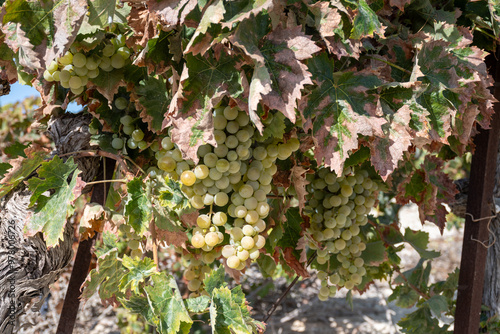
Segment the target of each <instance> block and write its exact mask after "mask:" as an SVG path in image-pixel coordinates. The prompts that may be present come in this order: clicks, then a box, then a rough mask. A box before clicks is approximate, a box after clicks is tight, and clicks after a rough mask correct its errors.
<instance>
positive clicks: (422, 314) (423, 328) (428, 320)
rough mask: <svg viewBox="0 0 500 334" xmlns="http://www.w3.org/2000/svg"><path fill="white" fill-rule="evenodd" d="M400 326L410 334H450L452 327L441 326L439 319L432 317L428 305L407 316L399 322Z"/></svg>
mask: <svg viewBox="0 0 500 334" xmlns="http://www.w3.org/2000/svg"><path fill="white" fill-rule="evenodd" d="M398 325H399V326H401V327H402V328H403V329H404V331H405V333H408V334H420V333H429V334H442V333H448V332H449V331H448V329H449V327H450V325H447V324H444V325H442V326H440V324H439V319H438V318H436V317H433V316H432V314H431V311H430V309H429V307H428V306H427V305H424V306H423V307H420V308H418V309H417V310H416V311H414V312H412V313H410V314H407V315H406V316H405V317H403V318H402V319H401V320H400V321H399V322H398Z"/></svg>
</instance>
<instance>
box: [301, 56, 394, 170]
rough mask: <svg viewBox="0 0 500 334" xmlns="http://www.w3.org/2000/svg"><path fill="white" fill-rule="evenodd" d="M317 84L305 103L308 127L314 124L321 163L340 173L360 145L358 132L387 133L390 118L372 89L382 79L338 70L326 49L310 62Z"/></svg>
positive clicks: (316, 152)
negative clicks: (383, 115) (381, 112)
mask: <svg viewBox="0 0 500 334" xmlns="http://www.w3.org/2000/svg"><path fill="white" fill-rule="evenodd" d="M308 66H309V70H310V71H311V73H312V75H313V80H314V81H315V82H316V84H317V87H316V88H314V89H313V91H312V92H311V94H310V95H309V96H308V97H307V103H304V105H303V106H302V109H303V110H302V114H303V116H304V118H305V119H306V121H307V123H306V128H307V129H309V128H312V131H313V136H314V140H315V144H316V148H315V150H314V156H315V158H316V160H317V161H318V163H321V162H322V161H323V160H324V164H325V166H328V167H330V168H332V169H333V170H335V171H336V172H337V174H338V175H340V174H341V173H342V171H343V164H344V161H345V159H346V158H347V157H348V155H349V153H350V152H351V151H353V150H356V149H358V134H361V135H365V136H374V135H377V136H380V137H383V132H382V125H383V124H385V123H386V121H385V120H384V119H383V118H381V117H378V116H376V115H377V113H378V112H379V106H378V95H376V94H374V93H371V92H370V90H372V89H374V88H376V87H377V86H378V85H379V84H380V81H379V79H378V78H377V77H376V76H374V75H370V74H364V73H360V72H358V73H356V74H354V73H353V72H351V71H344V72H335V71H334V66H333V61H331V60H329V59H328V56H327V55H326V54H325V53H323V54H321V55H320V56H317V57H314V58H313V59H311V60H309V62H308Z"/></svg>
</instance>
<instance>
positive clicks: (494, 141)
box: [454, 57, 500, 334]
mask: <svg viewBox="0 0 500 334" xmlns="http://www.w3.org/2000/svg"><path fill="white" fill-rule="evenodd" d="M492 58H494V57H490V59H492ZM494 61H495V62H496V59H494ZM487 64H488V62H487ZM495 65H496V66H495ZM499 67H500V66H498V63H496V64H493V66H492V67H491V69H492V73H493V74H496V73H495V72H497V71H498V69H499ZM495 70H496V71H495ZM490 73H491V72H490ZM495 82H496V83H498V82H499V78H498V76H497V75H495ZM498 93H500V92H499V89H498V88H496V89H495V97H496V98H497V99H499V97H500V96H499V94H498ZM499 134H500V104H499V103H495V114H494V115H493V119H492V121H491V129H489V130H484V129H481V130H480V132H479V133H478V134H477V135H476V136H475V137H474V145H475V151H474V154H473V156H472V166H471V174H470V182H469V193H468V198H467V211H466V212H467V213H468V214H466V217H465V230H464V240H463V248H462V259H461V262H460V277H459V281H458V295H457V308H456V311H455V331H454V333H455V334H462V333H463V334H472V333H478V331H479V320H480V315H481V301H482V296H483V286H484V269H485V264H486V255H487V252H488V249H487V248H486V247H485V245H488V243H489V231H488V222H489V219H485V217H490V216H491V215H493V214H494V213H493V212H494V203H493V188H494V186H495V171H496V165H497V152H498V136H499ZM481 242H482V243H483V244H481Z"/></svg>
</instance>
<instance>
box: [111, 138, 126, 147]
mask: <svg viewBox="0 0 500 334" xmlns="http://www.w3.org/2000/svg"><path fill="white" fill-rule="evenodd" d="M111 146H112V147H113V148H114V149H115V150H121V149H122V148H123V139H121V138H113V140H112V141H111Z"/></svg>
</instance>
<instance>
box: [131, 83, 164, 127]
mask: <svg viewBox="0 0 500 334" xmlns="http://www.w3.org/2000/svg"><path fill="white" fill-rule="evenodd" d="M135 92H136V93H137V95H139V101H138V102H136V108H137V110H140V111H141V114H140V116H141V118H142V121H143V122H146V123H148V129H149V130H150V131H152V132H156V133H158V132H160V131H161V128H162V127H161V126H162V122H163V117H164V115H165V114H166V113H167V111H168V107H169V104H170V98H169V96H168V91H167V81H166V80H165V78H164V77H162V76H158V77H149V78H148V79H146V80H142V81H141V82H140V83H139V86H137V87H136V88H135Z"/></svg>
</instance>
